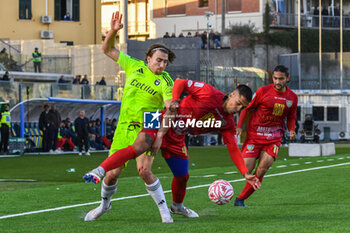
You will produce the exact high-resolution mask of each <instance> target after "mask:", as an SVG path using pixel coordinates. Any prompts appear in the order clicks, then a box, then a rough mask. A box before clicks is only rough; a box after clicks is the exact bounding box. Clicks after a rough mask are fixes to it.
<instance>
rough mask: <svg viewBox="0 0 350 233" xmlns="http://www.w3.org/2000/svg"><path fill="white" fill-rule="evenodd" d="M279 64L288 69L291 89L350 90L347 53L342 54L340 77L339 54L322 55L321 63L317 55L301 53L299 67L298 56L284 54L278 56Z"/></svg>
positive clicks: (348, 55) (349, 56)
mask: <svg viewBox="0 0 350 233" xmlns="http://www.w3.org/2000/svg"><path fill="white" fill-rule="evenodd" d="M279 63H280V64H283V65H285V66H287V67H288V68H289V70H290V76H291V81H290V83H289V87H291V88H292V89H326V90H333V89H335V90H339V89H350V53H349V52H346V53H343V72H342V75H341V68H340V54H339V53H322V62H321V63H320V59H319V54H318V53H302V54H301V57H300V66H299V64H298V54H285V55H280V56H279ZM299 67H300V69H301V72H300V74H301V76H300V77H299Z"/></svg>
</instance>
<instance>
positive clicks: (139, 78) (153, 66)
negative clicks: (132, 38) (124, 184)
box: [84, 12, 176, 223]
mask: <svg viewBox="0 0 350 233" xmlns="http://www.w3.org/2000/svg"><path fill="white" fill-rule="evenodd" d="M121 20H122V15H121V14H119V12H115V13H113V14H112V19H111V30H110V31H109V32H108V34H107V36H106V38H105V40H104V42H103V45H102V49H103V52H104V53H105V54H106V55H107V56H109V57H110V58H112V59H113V60H114V61H116V62H117V63H118V64H119V65H120V66H121V67H122V68H123V69H124V71H125V73H126V81H125V86H124V92H123V99H122V104H121V109H120V115H119V121H118V126H117V130H116V131H115V133H114V138H113V143H112V146H111V149H110V151H109V155H112V154H113V153H114V152H116V151H117V150H120V149H122V148H125V147H128V146H129V145H132V144H133V142H134V141H135V139H136V137H137V135H138V133H139V132H140V131H141V130H142V128H143V112H145V111H157V110H159V111H161V110H163V109H164V106H165V107H166V108H168V107H169V106H170V103H171V99H172V86H173V83H174V82H173V80H172V79H171V77H170V76H169V74H168V73H167V72H165V71H164V69H165V68H166V66H167V65H168V63H171V62H173V60H174V59H175V57H176V56H175V54H174V53H173V52H172V51H171V50H170V49H168V48H167V47H166V46H164V45H162V44H153V45H152V46H151V47H150V48H149V49H148V51H147V52H146V59H147V64H145V63H144V62H143V61H141V60H138V59H135V58H131V57H129V56H128V55H126V54H124V53H123V52H121V51H119V50H118V49H117V48H115V46H114V43H115V37H116V34H117V32H118V31H119V30H120V29H122V28H123V24H122V21H121ZM146 141H148V142H150V144H152V138H149V139H147V138H146ZM152 164H153V157H152V156H149V155H146V154H143V155H141V156H140V157H138V159H137V169H138V172H139V174H140V176H141V178H142V179H143V180H144V181H145V185H146V190H147V192H148V193H149V194H150V196H152V198H153V200H154V202H155V203H156V204H157V206H158V208H159V212H160V215H161V218H162V222H164V223H172V222H173V219H172V218H171V216H170V212H169V209H168V207H167V203H166V200H165V196H164V193H163V189H162V186H161V184H160V181H159V179H158V178H157V177H156V176H155V175H154V174H153V173H152ZM123 167H124V166H122V167H119V168H117V169H114V170H111V171H109V172H107V174H106V176H105V178H104V179H103V182H102V185H101V186H102V187H101V197H102V201H101V204H100V205H99V206H98V207H97V208H95V209H93V210H91V211H90V212H89V213H88V214H87V215H86V216H85V218H84V220H85V221H94V220H96V219H97V218H99V217H100V216H101V215H103V214H104V213H105V212H107V211H108V210H110V208H111V198H112V196H113V194H114V193H115V192H116V191H117V186H118V177H119V175H120V174H121V172H122V169H123Z"/></svg>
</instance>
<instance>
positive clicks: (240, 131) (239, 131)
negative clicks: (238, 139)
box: [236, 128, 243, 136]
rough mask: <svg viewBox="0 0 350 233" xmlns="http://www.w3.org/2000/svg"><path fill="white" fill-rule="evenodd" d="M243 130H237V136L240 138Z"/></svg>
mask: <svg viewBox="0 0 350 233" xmlns="http://www.w3.org/2000/svg"><path fill="white" fill-rule="evenodd" d="M242 131H243V130H242V128H237V129H236V135H238V136H240V135H241V134H242Z"/></svg>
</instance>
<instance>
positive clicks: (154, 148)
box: [151, 137, 162, 156]
mask: <svg viewBox="0 0 350 233" xmlns="http://www.w3.org/2000/svg"><path fill="white" fill-rule="evenodd" d="M161 145H162V138H161V137H156V139H155V140H154V142H153V144H152V147H151V155H152V156H156V155H157V153H158V151H159V148H160V146H161Z"/></svg>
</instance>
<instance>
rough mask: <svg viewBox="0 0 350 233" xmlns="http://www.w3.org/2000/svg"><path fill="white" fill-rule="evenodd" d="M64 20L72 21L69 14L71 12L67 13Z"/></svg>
mask: <svg viewBox="0 0 350 233" xmlns="http://www.w3.org/2000/svg"><path fill="white" fill-rule="evenodd" d="M63 20H67V21H70V14H69V12H67V13H66V14H65V15H64V16H63Z"/></svg>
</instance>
